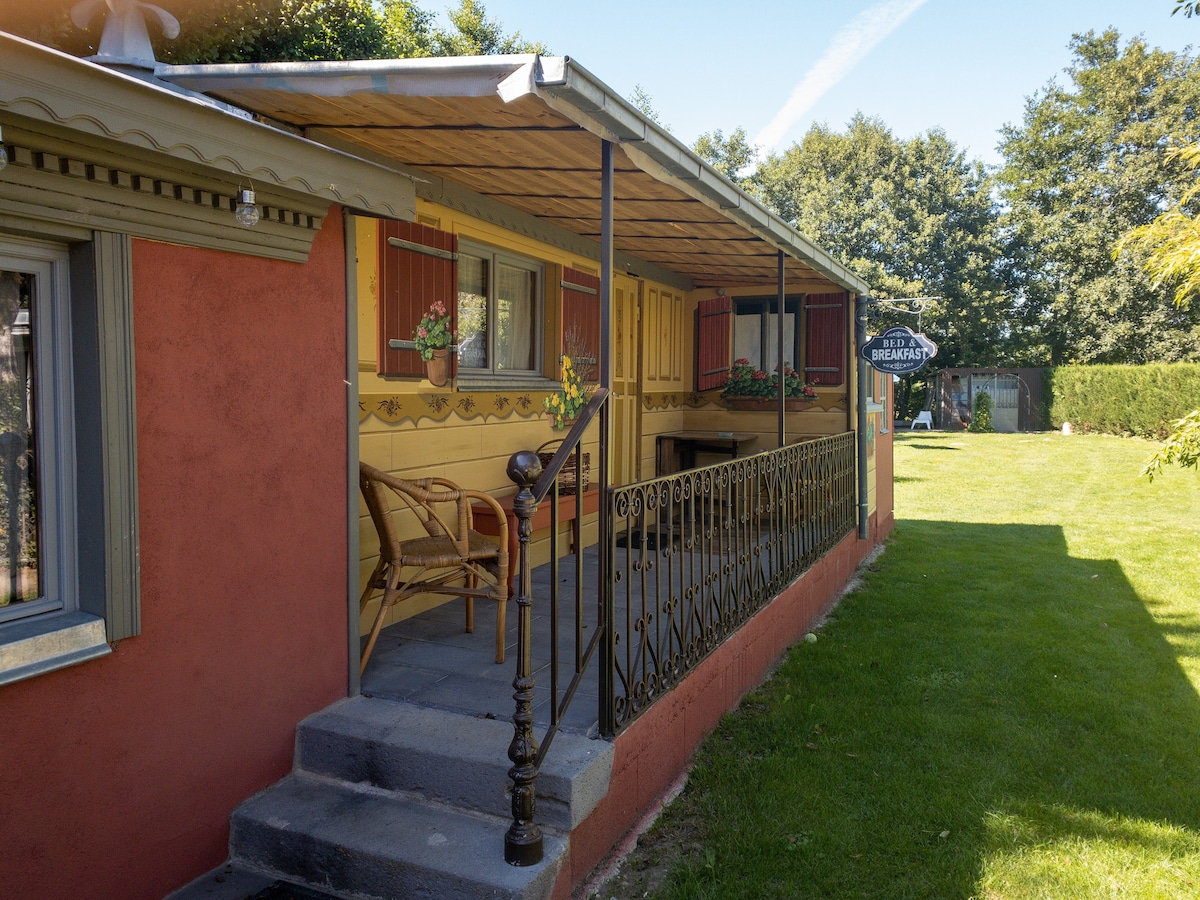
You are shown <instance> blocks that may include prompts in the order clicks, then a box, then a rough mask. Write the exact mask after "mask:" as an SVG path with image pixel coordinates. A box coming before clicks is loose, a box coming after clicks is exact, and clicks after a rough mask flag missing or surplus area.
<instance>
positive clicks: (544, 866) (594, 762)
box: [181, 433, 877, 900]
mask: <svg viewBox="0 0 1200 900" xmlns="http://www.w3.org/2000/svg"><path fill="white" fill-rule="evenodd" d="M853 450H854V440H853V434H852V433H847V434H842V435H834V436H830V437H827V438H821V439H818V440H812V441H805V442H803V443H799V444H792V445H788V446H785V447H783V448H780V449H776V450H773V451H768V452H764V453H760V454H755V455H753V456H750V457H745V458H740V459H734V460H731V461H729V462H726V463H718V464H715V465H711V466H706V467H703V468H701V469H696V470H692V471H689V472H683V473H677V474H674V475H670V476H666V477H662V478H656V479H652V480H651V481H648V482H642V483H639V484H633V485H625V486H622V487H619V488H613V489H611V490H607V491H605V492H604V495H605V496H606V497H607V498H608V503H606V504H602V505H601V518H602V519H606V520H607V522H606V524H604V525H603V526H602V528H601V534H603V535H604V539H603V540H602V541H600V542H597V543H593V544H592V545H591V546H588V547H582V548H577V549H576V550H575V552H573V553H571V554H570V555H566V556H563V557H561V558H559V556H558V553H557V552H556V553H553V554H552V558H551V562H549V563H546V564H544V565H541V566H538V567H536V568H534V569H532V570H530V569H529V568H528V559H527V554H526V553H524V552H523V553H522V554H521V556H522V559H521V560H520V565H521V568H520V569H519V571H520V572H524V573H525V576H520V575H519V576H518V577H519V581H518V584H526V585H527V586H528V587H527V589H524V590H520V593H519V596H518V597H517V598H516V602H515V604H514V605H515V606H516V607H517V613H518V614H517V615H509V616H508V622H507V629H506V635H505V644H506V647H507V648H508V649H509V651H510V652H509V662H508V663H507V664H503V665H498V664H496V663H495V662H494V649H495V643H494V634H495V620H494V616H495V615H496V606H495V604H485V603H477V604H476V619H475V630H474V632H473V633H466V632H465V631H464V630H463V626H464V613H463V607H462V603H461V601H458V600H452V601H450V602H448V603H445V604H443V605H441V606H439V607H436V608H434V609H431V610H427V611H425V612H423V613H421V614H419V615H416V616H413V617H410V618H407V619H404V620H402V621H400V622H397V623H395V624H393V625H391V626H390V627H388V628H387V629H385V631H384V632H383V635H382V637H381V638H380V640H379V643H378V644H377V645H376V648H375V652H374V654H373V655H372V657H371V660H370V663H369V664H368V666H367V668H366V670H365V671H364V673H363V676H362V695H363V696H360V697H355V698H351V699H348V700H345V701H342V702H340V703H338V704H335V705H334V706H332V707H330V708H329V709H326V710H324V711H322V712H320V713H318V714H316V715H314V716H312V717H310V718H309V719H307V720H305V721H304V722H302V723H301V724H300V726H299V728H298V730H297V745H296V754H295V771H294V772H293V774H292V775H291V776H289V777H288V778H287V779H285V780H284V781H283V782H280V783H279V784H278V785H276V786H275V787H273V788H272V789H271V790H269V791H266V792H264V793H263V794H260V795H258V796H257V797H255V798H252V799H251V800H249V801H247V802H246V803H245V804H243V806H242V807H241V808H240V809H239V810H238V811H237V812H236V813H235V814H234V816H233V821H232V835H231V841H230V844H231V860H232V861H233V863H234V864H235V865H240V866H244V867H247V868H246V869H243V870H242V874H245V873H246V872H247V871H256V872H258V873H259V874H260V875H261V874H263V873H265V874H268V875H269V876H270V877H272V878H276V879H279V880H280V881H282V882H284V883H300V884H306V885H310V886H314V887H319V888H320V889H321V890H323V891H327V892H330V893H332V894H335V895H339V896H340V895H343V894H348V893H356V894H366V895H371V896H398V895H402V894H403V893H404V892H405V891H409V890H413V891H416V890H423V891H425V892H428V891H430V890H433V891H434V893H433V894H431V896H432V895H437V896H456V897H459V896H480V897H482V896H506V897H514V898H515V897H520V898H531V900H532V898H545V897H565V896H568V895H569V894H570V892H571V891H572V890H573V889H574V888H575V887H576V886H578V884H579V883H580V882H581V881H582V880H583V879H584V878H585V877H586V876H587V875H588V873H589V872H591V871H592V870H593V868H594V867H595V866H596V865H597V864H598V863H599V862H600V861H601V860H602V859H603V858H604V856H606V855H607V853H608V852H609V851H610V850H611V849H612V848H613V846H614V845H615V844H616V843H617V841H618V840H619V839H620V838H621V837H622V835H624V834H625V833H626V832H627V831H628V830H629V829H630V828H631V827H633V825H634V824H635V822H636V821H637V819H638V818H640V816H641V815H642V814H643V813H644V811H645V810H646V808H647V806H648V805H649V804H650V803H652V802H653V801H654V799H655V798H656V797H658V796H660V795H661V794H662V792H663V791H664V790H665V789H666V788H667V787H668V786H669V784H670V783H671V781H673V780H674V779H675V778H677V777H678V775H679V773H680V772H681V771H682V770H683V768H684V766H685V764H686V761H687V759H688V757H689V756H690V754H691V752H692V750H693V749H694V747H695V745H696V743H697V742H698V741H699V739H700V738H701V737H702V736H703V735H704V734H706V733H707V732H708V731H709V730H711V728H712V727H714V726H715V724H716V722H717V720H718V719H719V717H720V716H721V715H722V714H723V713H724V712H725V711H726V710H727V709H728V708H730V706H731V705H733V704H734V703H736V701H737V699H738V698H739V697H740V696H741V695H742V694H743V693H745V691H747V690H749V689H750V688H752V687H753V686H754V685H755V684H757V683H758V681H759V680H761V678H762V677H763V676H764V675H765V674H766V673H767V671H768V670H769V668H770V666H771V665H773V663H774V661H775V660H776V659H777V658H778V656H779V654H780V653H781V652H783V650H784V649H785V648H786V647H787V646H788V644H790V643H791V642H792V641H794V640H795V639H797V638H798V637H799V636H800V635H801V634H802V633H803V632H804V631H805V630H807V629H808V628H809V627H811V624H812V622H813V621H814V620H815V618H816V617H817V616H818V615H819V614H820V612H821V611H822V610H823V609H824V608H825V607H827V605H828V604H829V603H830V602H831V601H832V600H833V599H834V598H835V597H836V594H837V591H838V590H839V589H840V587H841V585H842V584H843V583H844V582H845V581H846V579H847V578H848V576H849V574H850V572H851V571H852V569H853V567H854V565H855V564H856V563H857V562H858V560H859V559H860V558H861V555H862V554H864V553H865V552H866V550H867V549H869V547H870V546H872V544H873V542H871V541H860V540H858V539H856V537H855V536H854V534H853V531H854V522H855V504H854V498H855V493H854V455H853ZM556 471H557V470H556V469H555V467H554V463H553V462H552V463H551V464H550V467H549V473H550V474H553V473H556ZM553 498H554V494H553V492H552V493H551V494H550V496H548V497H546V498H545V499H544V500H543V502H544V503H552V501H553ZM554 505H557V504H554ZM876 530H877V529H876ZM522 549H523V550H525V549H526V548H525V547H523V548H522ZM801 576H803V577H801ZM522 577H524V580H520V579H522ZM522 629H524V631H523V630H522ZM605 637H607V639H602V638H605ZM514 670H515V671H516V677H515V678H514V677H513V676H514ZM531 675H532V684H530V679H529V676H531ZM530 688H532V690H530ZM514 690H515V693H514ZM552 698H553V701H552ZM514 700H515V701H516V703H515V704H514ZM656 701H661V702H656ZM514 706H515V708H516V713H515V715H514V712H513V710H514ZM514 724H515V725H516V726H517V727H516V730H515V736H514ZM551 743H553V745H554V746H553V750H552V751H551V752H547V751H548V750H549V748H550V745H551ZM506 750H507V757H508V758H507V759H506ZM539 750H540V752H539ZM510 760H511V761H512V763H513V765H512V766H511V768H510V765H509V762H510ZM535 794H536V806H535V805H534V803H533V796H534V795H535ZM510 807H511V815H510V814H509V813H510ZM506 828H507V829H508V834H507V835H506V834H505V829H506ZM514 831H515V832H517V833H518V834H528V833H533V834H534V836H535V837H536V842H537V849H538V853H537V856H536V858H529V859H524V860H522V864H521V865H518V866H512V865H508V864H507V863H506V860H505V858H506V856H507V854H508V852H509V849H510V842H511V840H512V837H513V834H514ZM181 896H187V897H192V896H204V894H202V893H192V894H185V895H181ZM226 896H232V895H226Z"/></svg>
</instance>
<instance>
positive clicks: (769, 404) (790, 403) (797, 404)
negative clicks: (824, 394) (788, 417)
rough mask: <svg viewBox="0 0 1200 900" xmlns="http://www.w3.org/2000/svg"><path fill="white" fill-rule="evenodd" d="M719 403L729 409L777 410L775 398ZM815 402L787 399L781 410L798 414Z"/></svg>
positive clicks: (732, 400) (748, 398)
mask: <svg viewBox="0 0 1200 900" xmlns="http://www.w3.org/2000/svg"><path fill="white" fill-rule="evenodd" d="M721 402H722V403H724V404H725V406H726V407H727V408H729V409H752V410H759V411H762V412H772V411H774V410H777V409H779V399H778V398H777V397H722V398H721ZM816 402H817V401H816V400H804V399H803V398H800V397H787V398H785V399H784V401H783V408H784V409H785V410H786V411H787V412H800V410H803V409H808V408H809V407H810V406H812V405H813V404H814V403H816Z"/></svg>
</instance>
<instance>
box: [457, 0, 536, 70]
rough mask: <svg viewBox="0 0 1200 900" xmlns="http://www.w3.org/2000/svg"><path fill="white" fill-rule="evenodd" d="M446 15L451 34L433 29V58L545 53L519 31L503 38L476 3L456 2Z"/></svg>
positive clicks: (494, 22) (500, 29) (493, 22)
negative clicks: (456, 4)
mask: <svg viewBox="0 0 1200 900" xmlns="http://www.w3.org/2000/svg"><path fill="white" fill-rule="evenodd" d="M447 15H448V16H449V18H450V23H451V24H452V25H453V26H454V30H453V31H445V30H440V29H439V30H436V31H435V33H434V47H435V54H434V55H435V56H484V55H487V54H493V53H546V52H548V51H547V49H546V46H545V45H544V44H542V43H540V42H538V43H534V42H530V41H526V40H524V39H523V38H522V37H521V33H520V32H514V33H513V34H511V35H505V34H504V31H503V30H502V27H501V24H500V23H499V22H498V21H496V20H495V19H489V18H488V16H487V10H486V9H484V8H483V4H482V3H479V2H477V0H460V2H459V6H458V8H457V9H452V10H450V12H449V13H447Z"/></svg>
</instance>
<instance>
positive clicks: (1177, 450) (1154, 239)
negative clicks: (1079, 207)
mask: <svg viewBox="0 0 1200 900" xmlns="http://www.w3.org/2000/svg"><path fill="white" fill-rule="evenodd" d="M1175 155H1177V156H1179V157H1180V158H1182V159H1183V160H1184V162H1186V163H1187V164H1188V165H1189V166H1190V167H1191V169H1192V172H1193V173H1194V174H1200V145H1195V144H1193V145H1192V146H1190V147H1186V148H1184V149H1182V150H1179V151H1177V152H1176V154H1175ZM1197 199H1200V180H1195V181H1193V182H1192V184H1191V185H1189V186H1188V188H1187V190H1185V191H1184V192H1183V194H1182V195H1181V196H1180V198H1179V200H1178V202H1177V203H1176V204H1175V205H1174V206H1173V207H1172V208H1171V209H1168V210H1167V211H1166V212H1164V213H1163V214H1162V215H1160V216H1159V217H1158V218H1156V219H1155V220H1154V221H1153V222H1150V223H1149V224H1146V225H1140V226H1138V227H1137V228H1134V229H1133V230H1132V231H1130V232H1129V233H1128V234H1126V235H1125V236H1124V237H1122V238H1121V240H1120V241H1118V242H1117V247H1116V250H1115V251H1114V253H1115V254H1118V255H1119V254H1122V253H1128V252H1135V251H1138V250H1141V251H1143V252H1144V254H1145V255H1144V260H1143V266H1144V267H1145V268H1146V271H1147V272H1149V273H1150V275H1151V276H1153V278H1154V279H1155V284H1156V285H1160V284H1163V283H1173V284H1174V285H1175V305H1176V306H1180V307H1184V306H1188V305H1190V303H1191V301H1192V299H1193V298H1194V297H1198V296H1200V217H1197V216H1195V215H1191V214H1189V212H1188V209H1189V207H1191V206H1193V204H1194V203H1195V201H1196V200H1197ZM1171 463H1179V465H1181V466H1183V467H1184V468H1188V467H1191V468H1195V467H1196V466H1198V465H1200V409H1196V410H1193V411H1192V412H1190V413H1188V414H1187V415H1186V416H1184V417H1183V418H1182V419H1180V420H1179V421H1177V422H1175V423H1174V426H1173V429H1172V432H1171V434H1170V435H1169V436H1168V437H1167V441H1166V443H1165V444H1163V446H1162V447H1161V448H1160V449H1159V451H1158V452H1157V453H1155V454H1154V455H1153V456H1152V457H1150V461H1149V462H1147V463H1146V466H1145V468H1143V469H1142V474H1143V475H1145V476H1147V477H1148V478H1149V479H1150V480H1151V481H1153V480H1154V476H1155V475H1157V474H1158V473H1159V472H1161V471H1162V467H1163V466H1166V465H1170V464H1171Z"/></svg>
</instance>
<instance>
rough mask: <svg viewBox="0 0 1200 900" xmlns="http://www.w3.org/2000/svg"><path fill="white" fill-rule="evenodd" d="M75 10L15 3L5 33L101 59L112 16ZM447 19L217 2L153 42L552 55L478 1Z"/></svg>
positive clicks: (164, 46)
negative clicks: (85, 24)
mask: <svg viewBox="0 0 1200 900" xmlns="http://www.w3.org/2000/svg"><path fill="white" fill-rule="evenodd" d="M71 5H73V0H42V2H39V3H34V4H12V6H13V7H14V8H12V9H5V10H0V28H2V29H3V30H6V31H11V32H12V33H14V34H19V35H21V36H22V37H27V38H29V39H31V40H35V41H38V42H39V43H43V44H46V45H48V46H51V47H55V48H56V49H59V50H62V51H64V52H66V53H73V54H75V55H77V56H89V55H91V54H94V53H95V52H96V50H97V48H98V47H99V43H100V35H101V33H102V28H103V17H97V19H96V21H95V22H93V23H92V25H91V26H90V27H89V28H88V29H87V30H80V29H77V28H75V27H74V26H73V25H72V24H71V22H70V18H69V15H68V13H69V10H70V7H71ZM18 7H19V8H18ZM447 15H448V17H449V19H450V23H451V26H452V27H451V28H449V29H444V28H439V27H438V26H437V24H436V22H435V18H434V16H433V14H431V13H429V12H427V11H426V10H424V9H422V8H420V7H419V6H417V5H416V3H414V2H412V0H207V2H205V3H195V4H189V5H187V6H186V8H183V9H181V10H180V11H179V13H178V18H179V23H180V35H179V38H178V40H175V41H168V40H166V39H164V38H163V37H162V36H161V35H157V34H155V33H154V32H153V31H152V32H151V38H152V43H153V45H154V52H155V56H156V58H157V59H159V60H160V61H162V62H166V63H173V64H175V65H184V64H188V63H217V62H289V61H303V60H343V59H397V58H405V57H416V56H450V55H467V56H470V55H482V54H490V53H530V52H538V53H545V52H547V51H546V48H545V47H544V46H543V45H541V44H535V43H530V42H528V41H525V40H523V39H522V38H521V36H520V34H513V35H506V34H505V33H504V32H503V30H502V28H501V26H500V23H499V22H496V21H495V20H493V19H489V18H488V16H487V11H486V9H485V8H484V6H483V4H482V3H479V2H477V0H460V4H459V6H458V7H457V8H456V9H453V10H451V11H450V12H449V13H448V14H447Z"/></svg>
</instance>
